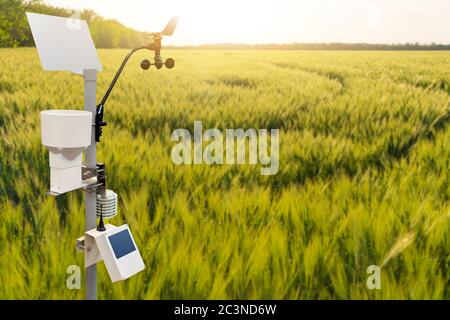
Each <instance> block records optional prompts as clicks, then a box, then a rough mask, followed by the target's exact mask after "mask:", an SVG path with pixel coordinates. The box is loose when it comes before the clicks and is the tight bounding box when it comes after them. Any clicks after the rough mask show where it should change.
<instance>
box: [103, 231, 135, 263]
mask: <svg viewBox="0 0 450 320" xmlns="http://www.w3.org/2000/svg"><path fill="white" fill-rule="evenodd" d="M108 238H109V243H111V247H112V248H113V250H114V254H115V255H116V259H120V258H122V257H123V256H126V255H127V254H129V253H131V252H133V251H135V250H136V247H135V246H134V243H133V239H131V235H130V232H129V231H128V229H125V230H123V231H120V232H118V233H116V234H114V235H112V236H109V237H108Z"/></svg>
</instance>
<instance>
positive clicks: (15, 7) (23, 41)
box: [0, 0, 148, 48]
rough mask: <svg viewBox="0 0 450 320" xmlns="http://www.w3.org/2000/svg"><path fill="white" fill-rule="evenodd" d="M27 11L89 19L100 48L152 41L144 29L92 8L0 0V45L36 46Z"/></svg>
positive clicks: (121, 46)
mask: <svg viewBox="0 0 450 320" xmlns="http://www.w3.org/2000/svg"><path fill="white" fill-rule="evenodd" d="M26 12H34V13H42V14H49V15H54V16H61V17H72V16H73V17H76V18H80V19H83V20H86V21H87V23H88V25H89V29H90V31H91V35H92V38H93V40H94V43H95V45H96V47H97V48H132V47H136V46H140V45H142V43H144V42H145V41H148V37H147V36H146V34H145V33H144V32H138V31H136V30H133V29H131V28H128V27H126V26H124V25H123V24H121V23H120V22H118V21H116V20H109V19H104V18H102V17H101V16H99V15H97V14H96V13H95V12H94V11H92V10H83V11H82V12H79V14H77V13H76V12H75V11H74V10H71V9H66V8H58V7H54V6H50V5H48V4H45V3H43V2H42V0H0V48H14V47H31V46H34V41H33V37H32V35H31V30H30V27H29V25H28V21H27V17H26V14H25V13H26Z"/></svg>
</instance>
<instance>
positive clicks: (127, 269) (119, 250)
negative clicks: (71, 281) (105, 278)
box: [85, 224, 145, 282]
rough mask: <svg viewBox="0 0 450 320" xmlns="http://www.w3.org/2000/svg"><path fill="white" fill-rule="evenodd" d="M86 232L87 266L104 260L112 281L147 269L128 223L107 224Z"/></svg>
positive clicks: (126, 277)
mask: <svg viewBox="0 0 450 320" xmlns="http://www.w3.org/2000/svg"><path fill="white" fill-rule="evenodd" d="M105 228H106V231H104V232H101V231H98V230H97V229H93V230H90V231H88V232H86V233H85V247H86V251H85V255H86V256H85V265H86V268H87V267H89V266H91V265H94V264H96V263H98V262H100V261H102V260H103V262H104V263H105V266H106V269H107V270H108V274H109V276H110V278H111V281H112V282H117V281H122V280H125V279H128V278H130V277H131V276H133V275H135V274H136V273H138V272H140V271H142V270H144V269H145V265H144V262H143V261H142V257H141V254H140V253H139V250H138V248H137V245H136V242H134V238H133V235H132V234H131V231H130V228H129V227H128V225H126V224H125V225H122V226H120V227H116V226H113V225H111V224H107V225H105Z"/></svg>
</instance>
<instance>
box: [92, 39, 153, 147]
mask: <svg viewBox="0 0 450 320" xmlns="http://www.w3.org/2000/svg"><path fill="white" fill-rule="evenodd" d="M160 48H161V47H160V46H158V45H157V44H156V45H155V44H150V45H148V46H144V47H139V48H135V49H133V50H131V51H130V53H128V54H127V56H126V57H125V59H124V60H123V62H122V64H121V66H120V68H119V70H118V71H117V73H116V75H115V76H114V79H113V81H112V82H111V84H110V85H109V88H108V90H107V91H106V94H105V96H104V97H103V99H102V101H101V102H100V104H99V105H98V106H97V110H96V113H95V141H97V142H100V137H101V136H102V133H103V132H102V131H103V130H102V127H104V126H106V125H107V123H106V122H104V121H103V111H104V108H105V103H106V101H107V100H108V98H109V95H110V94H111V92H112V90H113V89H114V87H115V85H116V83H117V80H119V77H120V75H121V74H122V71H123V69H125V66H126V65H127V63H128V60H130V58H131V56H132V55H133V54H134V53H135V52H136V51H139V50H144V49H146V50H153V51H155V53H156V52H157V51H159V50H160ZM155 58H156V54H155Z"/></svg>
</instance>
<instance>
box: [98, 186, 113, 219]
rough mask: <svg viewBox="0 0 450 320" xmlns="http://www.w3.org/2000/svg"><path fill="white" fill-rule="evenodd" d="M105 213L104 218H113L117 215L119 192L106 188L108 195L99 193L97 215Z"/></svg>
mask: <svg viewBox="0 0 450 320" xmlns="http://www.w3.org/2000/svg"><path fill="white" fill-rule="evenodd" d="M101 214H103V218H104V219H111V218H113V217H115V216H116V215H117V194H116V193H115V192H114V191H112V190H106V196H105V197H103V196H102V195H101V194H97V217H100V215H101Z"/></svg>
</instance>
